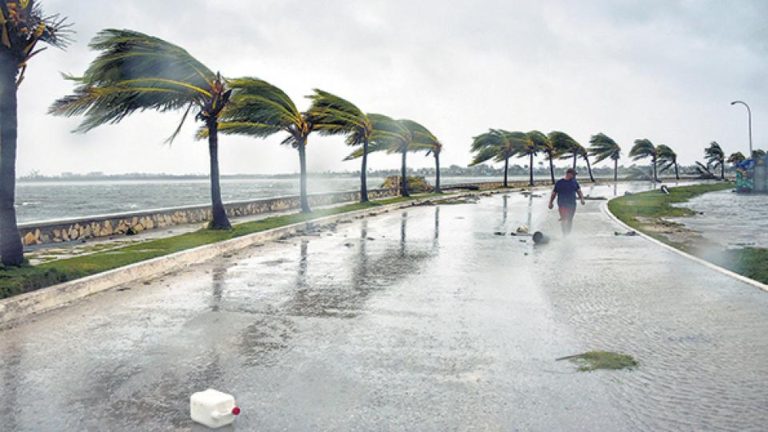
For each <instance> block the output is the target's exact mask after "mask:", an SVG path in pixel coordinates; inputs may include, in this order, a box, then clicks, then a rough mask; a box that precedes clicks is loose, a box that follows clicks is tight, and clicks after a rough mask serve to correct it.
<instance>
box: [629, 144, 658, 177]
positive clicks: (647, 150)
mask: <svg viewBox="0 0 768 432" xmlns="http://www.w3.org/2000/svg"><path fill="white" fill-rule="evenodd" d="M629 156H630V157H631V158H632V160H639V159H645V158H648V157H649V158H651V167H652V168H653V181H655V182H658V181H659V177H658V175H657V173H656V161H657V160H658V151H657V150H656V146H654V145H653V143H652V142H651V141H650V140H648V139H645V138H643V139H636V140H635V145H633V146H632V149H631V150H630V151H629Z"/></svg>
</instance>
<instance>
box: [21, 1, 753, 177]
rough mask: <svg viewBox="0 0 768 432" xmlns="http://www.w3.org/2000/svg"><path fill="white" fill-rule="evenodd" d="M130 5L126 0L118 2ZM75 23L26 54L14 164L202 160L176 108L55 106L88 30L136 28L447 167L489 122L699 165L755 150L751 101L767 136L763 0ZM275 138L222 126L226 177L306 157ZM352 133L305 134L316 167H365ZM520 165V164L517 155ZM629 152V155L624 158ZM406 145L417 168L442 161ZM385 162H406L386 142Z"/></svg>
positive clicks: (388, 7) (326, 10) (171, 11)
mask: <svg viewBox="0 0 768 432" xmlns="http://www.w3.org/2000/svg"><path fill="white" fill-rule="evenodd" d="M117 4H119V7H116V5H117ZM43 6H44V8H45V10H46V12H48V13H53V12H60V13H62V14H64V15H66V16H68V17H69V18H70V20H71V21H72V22H74V23H75V27H74V28H75V30H76V31H77V34H76V36H75V37H76V42H75V43H74V44H73V45H72V46H71V47H70V48H69V49H68V50H67V51H66V52H61V51H58V50H55V49H51V50H48V51H46V52H45V53H43V54H41V55H40V56H38V57H37V58H35V59H33V60H32V61H31V62H30V66H29V70H28V72H27V78H26V80H25V82H24V83H23V85H22V87H21V89H20V95H19V121H20V135H19V156H18V165H17V167H18V168H17V169H18V173H19V175H24V174H27V173H29V172H30V171H32V170H34V169H37V170H39V171H40V172H41V173H44V174H57V173H59V172H62V171H72V172H89V171H104V172H107V173H122V172H134V171H143V172H167V173H206V172H207V171H208V165H207V164H208V161H207V148H206V146H205V145H204V143H202V142H198V141H194V140H193V139H192V136H193V133H194V129H195V125H193V123H192V122H189V124H188V126H187V129H186V130H185V131H184V133H183V134H182V135H181V136H180V137H179V139H178V140H177V141H176V142H174V144H173V145H172V146H167V145H163V144H162V143H163V141H164V139H165V138H167V137H168V136H169V135H170V133H171V132H172V131H173V129H174V127H175V126H176V124H177V122H178V120H179V119H180V116H181V113H166V114H158V113H154V112H147V113H142V114H138V115H134V116H132V117H130V118H128V119H126V120H125V121H123V122H122V123H120V124H118V125H114V126H104V127H100V128H97V129H95V130H93V131H91V132H89V133H88V134H85V135H82V134H71V133H70V130H72V129H73V128H74V127H75V126H76V125H77V124H78V122H79V119H76V118H75V119H63V118H56V117H51V116H47V115H46V114H45V112H46V109H47V107H48V106H49V105H50V104H51V103H52V102H53V100H54V99H56V98H58V97H60V96H63V95H65V94H67V93H69V92H70V91H71V90H72V88H71V84H70V83H68V82H66V81H64V80H63V79H61V77H60V76H59V72H69V73H74V74H79V73H82V72H83V71H84V70H85V68H86V67H87V65H88V63H89V62H90V61H91V60H92V59H93V58H94V53H93V52H91V51H89V50H88V49H87V43H88V42H89V41H90V39H91V38H92V37H93V36H94V34H95V33H96V32H97V31H98V30H100V29H102V28H108V27H114V28H130V29H133V30H138V31H142V32H145V33H149V34H152V35H155V36H159V37H162V38H165V39H166V40H168V41H170V42H173V43H176V44H178V45H181V46H183V47H184V48H186V49H187V50H188V51H190V53H192V55H194V56H196V57H197V58H198V59H200V60H201V61H203V62H204V63H206V64H207V65H208V66H209V67H210V68H211V69H213V70H220V71H221V72H222V74H224V75H225V76H229V77H236V76H246V75H250V76H257V77H260V78H262V79H265V80H267V81H270V82H272V83H273V84H275V85H277V86H279V87H281V88H282V89H284V90H285V91H286V92H287V93H288V94H289V95H290V96H291V97H293V98H294V100H295V101H296V102H297V105H298V106H299V108H300V109H305V108H306V107H307V106H308V103H307V100H306V99H305V98H304V96H305V95H307V94H309V93H310V92H311V90H312V89H313V88H321V89H323V90H327V91H330V92H332V93H336V94H338V95H340V96H342V97H345V98H347V99H349V100H351V101H352V102H354V103H355V104H357V105H358V106H359V107H360V108H361V109H363V110H365V111H367V112H378V113H383V114H387V115H390V116H392V117H395V118H410V119H413V120H416V121H418V122H420V123H422V124H424V125H425V126H426V127H428V128H429V129H430V130H431V131H432V132H433V133H434V134H435V135H437V136H438V137H439V138H440V139H441V140H442V141H443V143H444V145H445V151H444V153H443V160H442V162H443V165H444V166H447V165H449V164H458V165H461V166H466V164H467V163H468V162H469V160H470V154H469V145H470V142H471V138H472V137H473V136H475V135H478V134H479V133H482V132H484V131H486V130H487V129H488V128H489V127H494V128H503V129H508V130H522V131H528V130H531V129H539V130H541V131H543V132H545V133H546V132H549V131H551V130H562V131H564V132H567V133H569V134H571V135H572V136H573V137H574V138H576V139H577V140H578V141H580V142H581V143H582V144H584V145H588V140H589V137H590V136H591V135H593V134H595V133H597V132H604V133H606V134H608V135H609V136H611V137H613V138H614V139H615V140H616V141H618V142H619V144H621V145H622V147H623V148H624V150H625V154H626V153H627V152H628V150H629V148H630V147H631V145H632V141H634V140H635V139H636V138H648V139H650V140H651V141H653V142H654V143H655V144H667V145H669V146H671V147H672V148H673V149H675V150H676V151H677V152H678V154H679V156H680V160H681V162H682V163H685V164H690V163H692V162H693V161H694V160H701V159H702V153H703V148H704V147H705V146H706V145H707V144H708V143H709V142H710V141H712V140H716V141H718V142H719V143H720V144H721V145H722V146H723V148H724V149H725V151H726V153H731V152H734V151H742V152H743V153H745V154H746V153H747V148H748V144H747V142H748V141H747V123H746V122H747V116H746V112H745V110H744V108H743V107H731V106H730V102H731V101H732V100H734V99H743V100H745V101H747V102H748V103H750V105H751V106H752V109H753V113H754V115H755V117H754V118H753V122H754V123H753V128H754V140H755V147H762V148H766V147H768V143H766V139H765V138H764V137H765V136H766V135H765V133H764V132H763V131H764V129H765V126H766V122H765V121H764V119H765V118H766V114H765V110H766V108H768V76H767V74H766V71H767V70H768V2H766V1H764V0H756V1H746V0H744V1H673V0H637V1H634V0H630V1H616V0H612V1H609V0H600V1H579V2H575V1H565V0H563V1H535V2H534V1H531V2H522V1H509V0H483V1H480V0H476V1H454V2H445V1H437V0H424V1H417V0H381V1H380V0H358V1H352V0H328V1H322V2H320V1H307V0H304V1H297V0H258V1H246V0H229V1H223V0H221V1H203V0H152V1H149V0H133V1H129V2H119V3H116V2H114V1H111V0H88V1H86V0H74V1H73V0H68V1H65V0H46V1H44V2H43ZM281 140H282V137H281V136H274V137H272V138H269V139H266V140H254V139H249V138H240V137H230V136H225V137H222V138H221V154H220V162H221V169H222V172H223V173H227V174H232V173H277V172H295V171H298V156H297V153H296V152H295V151H294V150H292V149H290V148H288V147H284V146H280V145H279V142H280V141H281ZM348 152H349V148H346V147H345V146H344V144H343V139H342V138H333V137H331V138H320V137H310V142H309V149H308V164H309V168H310V170H312V171H322V170H355V169H358V167H359V165H358V162H357V161H354V162H341V159H342V158H343V157H344V156H345V155H346V154H347V153H348ZM518 162H519V163H520V164H524V163H525V161H524V160H520V161H518ZM624 162H625V163H628V161H627V160H625V161H624ZM432 165H433V160H432V158H431V157H430V158H427V157H424V156H422V155H420V154H417V155H413V156H411V166H414V167H422V166H432ZM369 166H370V167H371V168H372V169H381V168H396V167H398V166H399V159H398V158H397V157H396V156H387V155H376V156H374V157H372V159H371V163H370V165H369Z"/></svg>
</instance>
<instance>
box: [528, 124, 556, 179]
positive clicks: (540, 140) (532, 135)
mask: <svg viewBox="0 0 768 432" xmlns="http://www.w3.org/2000/svg"><path fill="white" fill-rule="evenodd" d="M526 135H527V137H528V140H529V141H531V142H532V143H533V145H535V146H536V147H537V148H538V149H539V150H540V151H542V152H544V153H545V154H546V155H547V160H548V161H549V176H550V177H551V178H552V184H555V166H554V164H553V163H552V160H553V159H554V158H556V157H557V149H556V148H555V146H554V145H553V144H552V141H551V140H550V139H549V137H548V136H546V135H544V134H543V133H541V132H539V131H537V130H533V131H530V132H528V133H527V134H526Z"/></svg>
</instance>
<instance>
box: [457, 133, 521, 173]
mask: <svg viewBox="0 0 768 432" xmlns="http://www.w3.org/2000/svg"><path fill="white" fill-rule="evenodd" d="M524 141H526V135H525V134H524V133H522V132H509V131H505V130H503V129H490V130H489V131H488V132H486V133H484V134H481V135H478V136H476V137H474V138H473V141H472V152H473V153H475V157H474V158H473V159H472V162H471V163H470V166H473V165H477V164H481V163H483V162H485V161H488V160H490V159H493V160H494V161H496V162H504V183H503V187H509V181H508V178H509V158H511V157H512V156H514V155H516V154H517V152H518V151H520V148H521V147H522V146H523V145H524Z"/></svg>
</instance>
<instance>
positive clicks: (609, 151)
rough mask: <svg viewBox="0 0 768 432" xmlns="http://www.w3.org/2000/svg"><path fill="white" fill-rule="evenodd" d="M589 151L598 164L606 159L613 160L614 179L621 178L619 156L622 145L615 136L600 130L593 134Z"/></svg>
mask: <svg viewBox="0 0 768 432" xmlns="http://www.w3.org/2000/svg"><path fill="white" fill-rule="evenodd" d="M589 143H590V146H589V152H590V153H591V154H592V156H594V157H595V163H596V164H598V163H600V162H602V161H604V160H606V159H611V160H612V161H613V181H618V180H619V158H621V147H620V146H619V145H618V144H617V143H616V141H614V140H613V138H611V137H609V136H608V135H605V134H604V133H602V132H600V133H599V134H597V135H592V138H590V139H589Z"/></svg>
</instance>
